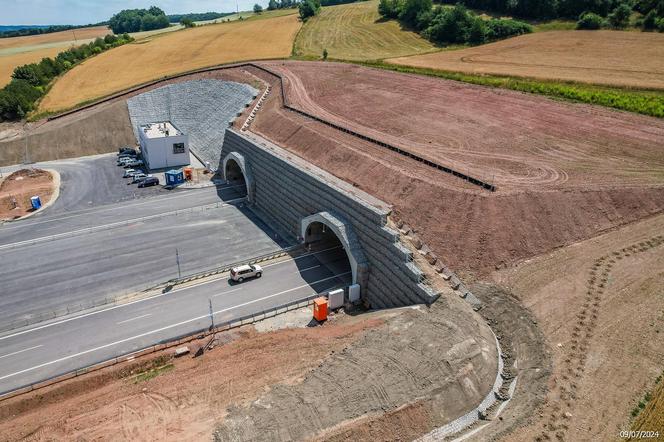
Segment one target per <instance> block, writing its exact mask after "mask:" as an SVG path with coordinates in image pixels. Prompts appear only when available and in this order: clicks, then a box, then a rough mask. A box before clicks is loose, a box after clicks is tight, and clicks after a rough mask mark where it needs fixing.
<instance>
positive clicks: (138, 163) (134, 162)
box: [124, 159, 143, 168]
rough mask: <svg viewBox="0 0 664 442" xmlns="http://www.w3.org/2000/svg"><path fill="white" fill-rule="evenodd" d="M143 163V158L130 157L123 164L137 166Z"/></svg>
mask: <svg viewBox="0 0 664 442" xmlns="http://www.w3.org/2000/svg"><path fill="white" fill-rule="evenodd" d="M142 165H143V160H137V159H132V160H130V161H127V162H126V163H125V164H124V167H125V168H126V167H137V166H142Z"/></svg>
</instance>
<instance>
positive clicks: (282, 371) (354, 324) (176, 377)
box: [0, 293, 497, 441]
mask: <svg viewBox="0 0 664 442" xmlns="http://www.w3.org/2000/svg"><path fill="white" fill-rule="evenodd" d="M275 319H276V318H275ZM307 321H308V319H307ZM305 323H306V321H305ZM217 336H218V344H217V345H216V346H215V348H214V349H212V350H211V351H208V352H207V353H206V354H205V355H204V356H202V357H199V358H191V357H183V358H179V359H173V360H170V359H169V358H168V355H169V354H170V353H168V354H167V353H166V352H164V353H163V354H162V355H152V356H150V357H144V358H139V359H137V360H134V361H132V362H128V363H124V364H120V365H117V366H114V367H111V368H107V369H103V370H101V371H99V372H95V373H91V374H88V375H85V376H82V377H80V378H76V379H72V380H69V381H65V382H63V383H60V384H57V385H54V386H51V387H47V388H45V389H43V390H40V391H38V392H33V393H28V394H25V395H22V396H18V397H15V398H12V399H8V400H6V401H3V402H0V431H2V434H3V440H7V441H13V440H22V439H25V438H29V439H31V440H52V439H59V440H63V439H67V440H96V439H105V438H108V435H109V434H115V435H116V438H117V439H118V440H132V441H134V440H173V441H175V440H177V441H188V440H192V441H193V440H204V439H210V438H211V436H212V433H213V431H214V430H215V428H217V432H216V436H217V438H219V439H223V438H224V435H225V434H226V435H227V434H228V433H227V432H226V431H225V430H224V429H226V428H230V427H231V426H232V427H233V428H239V427H238V425H240V426H242V427H243V430H244V429H245V425H244V424H243V422H241V421H238V419H237V416H238V415H239V414H241V413H243V412H244V411H243V410H246V409H248V408H250V409H253V408H255V407H257V406H258V404H261V403H264V404H265V403H267V402H268V401H269V400H270V397H271V396H272V395H279V394H284V395H286V398H291V399H293V400H295V399H296V398H297V395H298V394H300V393H303V394H304V392H306V391H308V390H307V389H309V388H313V389H314V394H315V395H316V401H317V402H318V403H320V404H321V406H323V405H324V404H327V406H329V407H330V408H326V409H320V410H314V408H312V406H311V404H310V403H304V402H297V401H290V400H288V399H284V400H283V401H281V400H280V401H279V403H280V404H283V405H285V404H286V403H288V404H290V408H284V407H282V406H280V407H273V408H272V410H271V412H270V416H268V418H266V419H262V418H261V419H257V418H258V417H259V416H264V411H263V410H260V409H259V411H258V412H257V414H256V415H254V416H255V417H256V418H255V419H254V425H253V427H251V428H246V432H242V433H240V432H236V433H235V435H234V436H233V437H232V439H233V440H241V439H242V438H243V437H250V435H251V434H259V435H262V437H261V438H262V439H263V438H265V435H268V434H270V435H274V436H278V438H279V439H282V440H287V439H288V440H292V439H291V438H293V437H303V436H306V435H307V434H308V435H310V436H317V435H319V436H321V437H323V438H324V437H326V436H327V433H326V431H325V430H327V429H328V428H329V429H331V430H332V431H334V429H336V428H339V427H341V426H343V427H344V428H347V429H352V428H357V427H360V426H361V425H362V423H358V422H357V421H356V420H355V418H356V417H360V416H363V415H370V416H372V417H373V418H380V417H381V416H400V417H401V416H403V413H402V411H403V410H404V409H406V410H411V411H410V413H409V415H410V418H411V420H412V422H413V423H414V425H412V426H411V427H410V428H409V432H410V434H412V435H414V436H418V435H421V434H423V433H425V432H427V431H429V430H430V429H432V428H433V427H434V426H435V425H439V423H440V422H447V421H448V420H450V419H453V418H455V417H457V415H459V414H462V413H465V412H467V411H469V410H470V409H472V408H474V407H475V406H476V405H477V404H478V403H479V401H480V398H482V397H483V396H484V395H486V394H487V393H488V391H490V388H491V384H493V381H494V379H495V376H496V369H497V354H496V352H495V343H494V338H493V335H492V334H491V331H490V330H489V329H488V327H487V326H486V325H485V324H484V323H483V321H482V319H481V318H480V317H479V315H477V314H476V313H474V312H473V311H472V310H471V309H470V307H469V306H468V305H466V304H465V302H464V301H462V300H460V299H459V298H458V296H456V295H455V294H453V293H447V294H446V295H445V296H444V297H443V298H441V299H440V300H439V301H438V302H437V303H436V304H434V305H433V306H432V307H431V308H426V307H418V308H407V309H400V310H391V311H382V312H371V313H365V314H358V315H352V316H351V315H345V314H338V315H335V316H332V317H331V319H330V320H328V322H327V323H325V324H324V325H323V326H320V327H312V328H311V327H303V328H296V329H286V330H278V331H272V332H266V333H258V332H256V331H255V330H254V329H253V327H251V326H246V327H243V328H240V329H238V330H236V331H230V332H224V333H221V334H219V335H217ZM205 342H206V341H203V340H199V341H196V342H194V343H193V344H191V345H190V348H193V349H194V350H195V349H196V348H198V346H199V345H203V344H205ZM294 342H297V345H293V343H294ZM170 352H172V350H170ZM289 392H292V393H293V395H292V396H289V395H288V394H289ZM321 392H328V393H329V395H321ZM307 394H308V393H307ZM326 398H329V400H328V401H327V402H326ZM332 399H334V400H338V399H342V400H344V401H343V402H341V403H337V402H334V403H331V402H329V401H330V400H332ZM314 411H318V412H319V413H320V414H319V415H318V416H319V417H320V419H319V420H312V421H307V422H308V423H309V425H302V422H303V421H302V420H298V419H299V418H300V417H301V416H304V415H307V414H308V413H311V412H314ZM275 420H276V421H278V422H280V423H281V425H280V427H281V429H282V431H283V432H282V433H280V434H279V435H277V434H276V433H274V430H275V426H274V423H275ZM290 422H292V424H290ZM254 432H255V433H254ZM287 433H288V434H290V437H289V436H287Z"/></svg>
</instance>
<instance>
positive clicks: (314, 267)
mask: <svg viewBox="0 0 664 442" xmlns="http://www.w3.org/2000/svg"><path fill="white" fill-rule="evenodd" d="M318 267H320V264H318V265H317V266H312V267H307V268H306V269H302V270H299V269H298V273H302V272H306V271H307V270H313V269H317V268H318Z"/></svg>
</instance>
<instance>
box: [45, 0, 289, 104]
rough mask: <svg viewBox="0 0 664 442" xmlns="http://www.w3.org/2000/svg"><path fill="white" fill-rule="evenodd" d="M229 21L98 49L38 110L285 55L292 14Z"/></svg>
mask: <svg viewBox="0 0 664 442" xmlns="http://www.w3.org/2000/svg"><path fill="white" fill-rule="evenodd" d="M264 17H266V18H265V19H260V20H256V19H254V20H251V19H250V20H244V21H234V22H230V23H220V24H214V25H209V26H201V27H196V28H193V29H185V30H182V31H177V32H169V33H167V34H162V35H159V36H155V37H153V38H151V39H145V40H142V41H139V42H136V43H134V44H129V45H125V46H122V47H119V48H115V49H113V50H111V51H108V52H105V53H103V54H100V55H98V56H96V57H93V58H91V59H89V60H86V61H85V62H84V63H82V64H81V65H79V66H77V67H75V68H74V69H72V70H71V71H69V72H67V73H66V74H65V75H64V76H63V77H62V78H60V79H59V80H57V81H56V82H55V84H54V86H53V88H52V89H51V91H50V92H49V93H48V95H46V97H44V100H43V101H42V103H41V105H40V111H57V110H61V109H66V108H70V107H73V106H75V105H76V104H78V103H81V102H84V101H89V100H92V99H95V98H99V97H103V96H106V95H109V94H112V93H113V92H117V91H120V90H123V89H127V88H129V87H131V86H134V85H137V84H140V83H144V82H147V81H150V80H153V79H156V78H160V77H164V76H166V75H172V74H176V73H179V72H185V71H189V70H192V69H197V68H202V67H206V66H213V65H217V64H222V63H230V62H234V61H242V60H254V59H266V58H279V57H288V56H289V55H290V53H291V49H292V45H293V40H294V38H295V35H296V33H297V31H298V29H299V28H300V21H299V18H298V16H297V15H296V14H295V13H294V11H293V13H292V14H290V15H284V16H279V17H275V18H269V15H267V14H266V15H265V16H264Z"/></svg>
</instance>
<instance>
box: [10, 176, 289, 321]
mask: <svg viewBox="0 0 664 442" xmlns="http://www.w3.org/2000/svg"><path fill="white" fill-rule="evenodd" d="M240 190H241V189H240ZM238 192H239V190H238V189H237V188H236V187H234V186H224V187H211V188H204V189H197V190H187V191H180V192H176V193H173V194H167V195H163V196H153V197H149V198H143V199H136V200H131V201H126V202H119V203H113V204H107V205H99V206H95V207H92V208H90V209H85V210H80V211H73V212H64V213H62V212H56V213H55V214H49V212H48V210H49V209H46V210H47V211H46V212H44V213H43V214H42V215H40V216H38V217H37V216H35V217H33V218H28V219H26V220H21V221H18V222H12V223H6V224H4V225H3V226H1V227H0V262H2V265H1V266H0V281H2V285H1V286H0V329H2V328H5V327H6V326H7V324H21V323H24V321H25V320H29V321H30V322H34V321H35V320H38V319H40V318H44V317H48V316H49V315H50V316H52V312H54V311H57V312H62V311H63V310H64V309H66V307H67V306H71V307H72V308H74V309H76V310H77V309H79V308H80V306H83V307H84V308H85V307H89V306H92V305H93V303H96V304H98V303H100V302H102V301H103V300H105V299H112V298H116V297H118V296H123V295H126V294H131V293H133V292H136V291H139V290H143V289H145V288H147V287H150V286H152V285H155V284H158V283H162V282H164V281H167V280H169V279H172V278H175V277H177V276H178V274H182V275H186V274H190V273H195V272H198V271H202V270H206V269H210V268H215V267H218V266H221V265H224V264H230V263H234V262H238V261H241V260H244V259H248V258H251V257H254V256H258V255H262V254H266V253H272V252H277V251H279V250H281V249H282V248H283V247H285V246H287V245H289V244H287V243H286V242H284V241H283V240H282V239H280V238H278V237H277V236H276V234H275V233H274V232H273V231H272V230H271V229H270V228H269V227H268V226H266V225H265V224H264V223H263V222H262V221H260V220H259V219H258V218H257V217H256V216H255V215H254V214H253V213H252V212H251V211H249V210H247V209H245V208H244V207H242V204H243V201H244V200H243V199H242V198H238V196H241V195H242V193H241V192H240V193H238ZM145 217H147V219H146V218H145ZM176 251H177V257H176ZM178 263H179V271H178Z"/></svg>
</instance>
